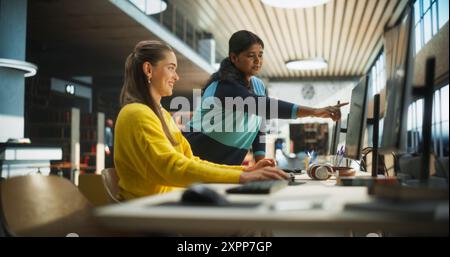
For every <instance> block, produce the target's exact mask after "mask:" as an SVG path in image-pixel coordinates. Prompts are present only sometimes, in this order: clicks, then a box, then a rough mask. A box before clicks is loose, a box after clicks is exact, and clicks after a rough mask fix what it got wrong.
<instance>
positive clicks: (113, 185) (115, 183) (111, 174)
mask: <svg viewBox="0 0 450 257" xmlns="http://www.w3.org/2000/svg"><path fill="white" fill-rule="evenodd" d="M102 180H103V185H104V186H105V189H106V192H107V193H108V197H109V200H110V202H112V203H118V202H120V201H119V199H118V198H117V195H118V193H119V177H118V176H117V173H116V169H114V168H107V169H104V170H102Z"/></svg>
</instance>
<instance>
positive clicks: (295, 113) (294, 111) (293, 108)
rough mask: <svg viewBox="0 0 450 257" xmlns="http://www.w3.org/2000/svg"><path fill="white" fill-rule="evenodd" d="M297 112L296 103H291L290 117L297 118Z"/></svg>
mask: <svg viewBox="0 0 450 257" xmlns="http://www.w3.org/2000/svg"><path fill="white" fill-rule="evenodd" d="M297 112H298V105H296V104H293V105H292V113H291V119H293V120H295V119H297Z"/></svg>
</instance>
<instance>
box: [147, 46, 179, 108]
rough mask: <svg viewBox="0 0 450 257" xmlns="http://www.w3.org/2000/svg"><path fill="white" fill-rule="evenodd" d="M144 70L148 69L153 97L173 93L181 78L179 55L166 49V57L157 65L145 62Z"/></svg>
mask: <svg viewBox="0 0 450 257" xmlns="http://www.w3.org/2000/svg"><path fill="white" fill-rule="evenodd" d="M144 70H147V72H146V74H147V77H149V78H150V81H151V87H150V90H151V94H152V96H153V97H155V98H158V99H160V98H161V97H164V96H171V95H172V94H173V87H174V85H175V82H176V81H178V80H179V79H180V77H178V74H177V72H176V70H177V57H176V56H175V53H174V52H172V51H166V52H165V53H164V58H163V59H162V60H160V61H158V62H157V63H156V65H151V64H150V63H149V62H145V63H144Z"/></svg>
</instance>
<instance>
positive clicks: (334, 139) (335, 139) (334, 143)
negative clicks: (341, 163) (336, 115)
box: [330, 120, 341, 155]
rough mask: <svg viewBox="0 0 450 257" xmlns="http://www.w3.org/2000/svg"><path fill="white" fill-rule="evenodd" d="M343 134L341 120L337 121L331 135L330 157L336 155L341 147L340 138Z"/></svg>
mask: <svg viewBox="0 0 450 257" xmlns="http://www.w3.org/2000/svg"><path fill="white" fill-rule="evenodd" d="M340 134H341V120H337V121H336V122H335V123H334V125H333V133H332V135H331V144H330V155H336V153H337V151H338V149H337V148H338V146H339V137H340Z"/></svg>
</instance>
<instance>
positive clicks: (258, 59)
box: [230, 44, 264, 80]
mask: <svg viewBox="0 0 450 257" xmlns="http://www.w3.org/2000/svg"><path fill="white" fill-rule="evenodd" d="M263 54H264V48H263V47H262V46H261V45H260V44H253V45H252V46H251V47H250V48H249V49H247V50H245V51H243V52H241V53H240V54H238V55H236V54H234V53H231V54H230V59H231V62H233V64H234V66H236V68H237V69H238V70H240V71H241V72H242V73H244V74H245V76H246V79H247V80H249V79H250V77H251V76H255V75H257V74H258V73H259V72H260V71H261V67H262V64H263Z"/></svg>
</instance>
